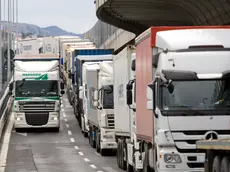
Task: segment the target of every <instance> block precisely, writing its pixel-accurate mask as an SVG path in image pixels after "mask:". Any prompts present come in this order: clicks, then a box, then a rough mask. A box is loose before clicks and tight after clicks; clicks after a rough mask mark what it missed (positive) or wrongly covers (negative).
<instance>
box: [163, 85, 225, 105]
mask: <svg viewBox="0 0 230 172" xmlns="http://www.w3.org/2000/svg"><path fill="white" fill-rule="evenodd" d="M173 85H174V91H173V93H172V94H170V93H169V91H168V89H167V88H165V87H163V89H162V90H163V99H162V105H163V110H178V109H188V108H192V109H200V110H206V109H208V110H212V109H217V108H229V107H230V81H229V80H199V81H173Z"/></svg>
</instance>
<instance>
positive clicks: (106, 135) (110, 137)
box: [100, 128, 117, 149]
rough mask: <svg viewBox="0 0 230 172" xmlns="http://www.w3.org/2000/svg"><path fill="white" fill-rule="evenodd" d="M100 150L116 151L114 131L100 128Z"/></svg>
mask: <svg viewBox="0 0 230 172" xmlns="http://www.w3.org/2000/svg"><path fill="white" fill-rule="evenodd" d="M100 144H101V149H117V142H116V140H115V131H114V129H107V128H101V143H100Z"/></svg>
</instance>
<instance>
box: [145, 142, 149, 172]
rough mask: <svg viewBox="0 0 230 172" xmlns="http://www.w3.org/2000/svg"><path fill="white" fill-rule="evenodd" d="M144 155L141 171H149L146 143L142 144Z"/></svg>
mask: <svg viewBox="0 0 230 172" xmlns="http://www.w3.org/2000/svg"><path fill="white" fill-rule="evenodd" d="M144 151H145V157H144V162H143V172H150V167H149V161H148V145H147V144H145V145H144Z"/></svg>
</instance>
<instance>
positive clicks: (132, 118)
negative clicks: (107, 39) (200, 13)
mask: <svg viewBox="0 0 230 172" xmlns="http://www.w3.org/2000/svg"><path fill="white" fill-rule="evenodd" d="M229 34H230V27H229V26H197V27H194V26H184V27H151V28H149V29H148V30H146V31H145V32H144V33H142V34H141V35H140V36H138V37H137V38H136V39H135V45H127V47H126V48H124V49H123V50H122V51H121V52H120V53H119V54H116V55H115V54H113V51H112V50H107V49H104V50H101V49H91V50H90V49H88V50H80V49H78V50H76V51H75V52H74V53H73V55H72V64H73V65H72V68H71V69H70V70H69V74H68V78H69V80H71V85H72V87H73V88H74V91H73V92H72V96H73V98H72V99H69V101H70V103H71V104H72V105H73V107H74V109H75V110H74V112H75V115H76V118H77V119H78V123H79V125H80V128H81V130H82V133H83V134H84V135H85V136H88V138H89V144H90V145H91V146H92V147H94V148H96V150H97V151H98V152H100V153H101V154H102V155H104V154H105V152H106V151H107V150H116V151H117V164H118V166H119V167H120V168H121V169H123V170H127V171H128V172H130V171H136V172H140V171H142V172H150V171H159V172H166V171H170V172H171V171H178V172H182V171H193V172H194V171H197V172H198V171H204V169H205V170H206V171H207V168H204V162H206V161H208V159H210V158H207V157H208V155H207V153H206V154H205V152H206V151H205V148H204V144H207V142H208V141H207V140H209V139H225V138H229V136H230V133H229V101H228V97H229V96H228V90H229V86H230V84H229V76H230V75H229V74H230V72H229V71H230V58H229V55H230V43H229V40H228V36H227V35H229ZM200 140H206V142H205V143H203V142H202V141H200ZM197 141H198V143H200V142H201V143H200V144H203V148H201V147H202V146H200V147H199V144H198V143H197V145H196V142H197ZM199 141H200V142H199ZM222 142H223V141H222ZM215 143H219V140H217V141H216V142H215ZM228 148H229V147H228ZM206 149H207V147H206ZM209 149H210V147H209ZM209 152H210V151H209ZM212 152H215V153H216V152H218V153H217V155H218V158H215V159H217V160H214V161H215V164H214V165H213V166H214V167H215V168H214V167H213V166H211V165H210V166H211V167H213V169H214V171H216V172H219V171H220V170H221V169H225V170H224V171H228V170H229V167H227V165H226V164H228V163H229V160H228V156H227V155H228V152H225V154H224V158H223V160H222V158H221V157H223V153H222V152H223V151H212ZM220 152H221V153H222V155H220ZM212 155H213V154H212ZM214 157H215V156H214ZM216 157H217V156H216ZM212 159H213V158H212ZM208 162H209V164H212V162H213V161H208ZM217 162H218V163H217ZM221 164H223V165H222V166H224V167H221ZM209 169H210V168H209ZM213 169H211V171H213ZM209 171H210V170H209ZM221 171H223V170H221Z"/></svg>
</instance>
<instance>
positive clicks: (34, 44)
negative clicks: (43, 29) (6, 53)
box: [18, 39, 43, 55]
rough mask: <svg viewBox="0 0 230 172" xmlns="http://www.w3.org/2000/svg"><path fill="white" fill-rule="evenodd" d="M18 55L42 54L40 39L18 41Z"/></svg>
mask: <svg viewBox="0 0 230 172" xmlns="http://www.w3.org/2000/svg"><path fill="white" fill-rule="evenodd" d="M18 47H19V55H27V54H31V55H34V54H36V55H38V54H42V53H43V51H42V41H41V40H40V39H29V40H21V41H19V42H18Z"/></svg>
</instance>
